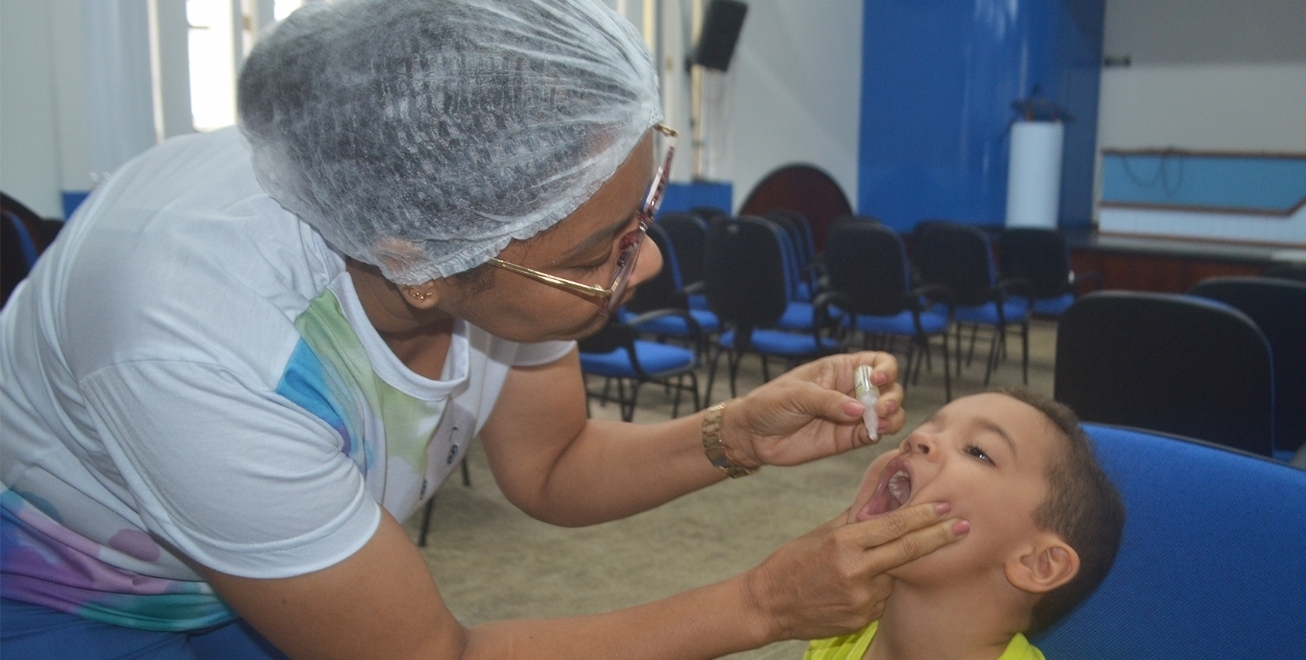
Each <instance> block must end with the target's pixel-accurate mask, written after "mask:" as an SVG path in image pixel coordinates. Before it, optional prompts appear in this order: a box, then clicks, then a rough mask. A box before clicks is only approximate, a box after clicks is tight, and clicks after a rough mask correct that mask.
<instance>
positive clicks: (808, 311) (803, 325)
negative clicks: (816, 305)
mask: <svg viewBox="0 0 1306 660" xmlns="http://www.w3.org/2000/svg"><path fill="white" fill-rule="evenodd" d="M775 326H776V327H777V328H780V329H782V330H811V329H812V303H809V302H791V303H789V306H788V307H786V308H785V313H784V314H783V315H781V316H780V320H779V321H776V322H775Z"/></svg>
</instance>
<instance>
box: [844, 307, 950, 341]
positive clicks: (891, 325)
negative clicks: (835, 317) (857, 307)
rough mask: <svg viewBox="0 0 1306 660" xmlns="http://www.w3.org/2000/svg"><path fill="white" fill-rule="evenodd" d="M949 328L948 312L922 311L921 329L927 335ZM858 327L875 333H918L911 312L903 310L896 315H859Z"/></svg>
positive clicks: (910, 334) (907, 334)
mask: <svg viewBox="0 0 1306 660" xmlns="http://www.w3.org/2000/svg"><path fill="white" fill-rule="evenodd" d="M947 328H948V317H947V315H946V314H941V313H935V312H921V330H923V331H925V334H927V335H937V334H939V333H941V332H943V331H944V330H947ZM857 329H858V330H861V331H862V332H867V333H870V334H873V335H901V336H913V335H915V334H916V324H915V323H914V322H913V321H912V318H911V312H909V311H903V312H900V313H899V314H897V315H895V316H864V315H861V314H858V315H857Z"/></svg>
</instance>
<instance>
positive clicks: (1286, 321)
mask: <svg viewBox="0 0 1306 660" xmlns="http://www.w3.org/2000/svg"><path fill="white" fill-rule="evenodd" d="M1189 293H1190V294H1192V295H1194V296H1201V297H1203V298H1210V299H1212V300H1218V301H1220V302H1222V303H1224V304H1226V305H1231V306H1233V307H1236V308H1238V311H1240V312H1242V313H1244V314H1246V315H1247V316H1249V317H1251V319H1252V320H1253V321H1255V322H1256V326H1257V327H1259V328H1260V329H1261V332H1262V333H1263V334H1264V335H1265V339H1266V340H1267V341H1269V342H1270V351H1271V353H1272V355H1273V357H1274V410H1275V413H1274V434H1275V446H1274V448H1275V450H1276V451H1279V452H1284V451H1295V450H1296V449H1297V448H1298V447H1300V446H1301V445H1302V443H1303V442H1306V282H1294V281H1292V280H1278V279H1270V278H1267V277H1217V278H1212V279H1209V280H1205V281H1202V282H1199V283H1198V284H1197V286H1194V287H1193V288H1192V290H1190V291H1189Z"/></svg>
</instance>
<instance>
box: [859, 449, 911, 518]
mask: <svg viewBox="0 0 1306 660" xmlns="http://www.w3.org/2000/svg"><path fill="white" fill-rule="evenodd" d="M911 493H912V480H911V471H910V470H909V469H908V468H907V461H905V460H903V459H901V458H895V459H893V460H892V461H889V463H888V464H887V465H885V466H884V472H882V473H880V483H879V484H877V485H876V486H875V493H874V494H873V495H871V501H869V502H867V503H866V506H864V507H862V510H861V511H859V512H857V519H858V520H867V519H869V518H873V517H875V516H878V515H881V514H885V513H888V512H890V511H893V510H894V509H897V508H899V507H901V506H902V505H904V504H906V503H907V501H908V500H910V499H911Z"/></svg>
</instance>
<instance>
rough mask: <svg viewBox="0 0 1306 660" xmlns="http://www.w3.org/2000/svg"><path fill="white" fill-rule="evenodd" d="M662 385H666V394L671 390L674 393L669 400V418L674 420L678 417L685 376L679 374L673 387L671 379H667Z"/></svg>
mask: <svg viewBox="0 0 1306 660" xmlns="http://www.w3.org/2000/svg"><path fill="white" fill-rule="evenodd" d="M664 384H665V385H666V390H667V391H668V392H670V391H671V390H673V389H674V390H675V391H676V393H675V395H674V396H673V397H672V399H671V418H672V419H675V418H676V417H679V416H680V395H681V393H682V392H684V391H685V374H680V375H679V376H676V384H675V385H672V384H671V379H669V378H668V379H667V380H666V382H665V383H664Z"/></svg>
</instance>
